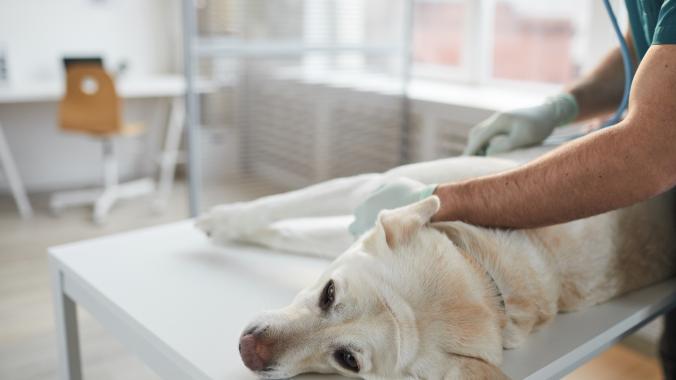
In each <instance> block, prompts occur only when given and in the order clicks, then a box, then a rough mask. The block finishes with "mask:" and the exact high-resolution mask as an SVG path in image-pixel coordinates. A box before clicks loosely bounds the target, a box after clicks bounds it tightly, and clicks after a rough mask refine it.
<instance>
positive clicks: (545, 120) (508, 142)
mask: <svg viewBox="0 0 676 380" xmlns="http://www.w3.org/2000/svg"><path fill="white" fill-rule="evenodd" d="M578 112H579V110H578V105H577V101H576V100H575V97H573V95H571V94H567V93H563V94H559V95H556V96H552V97H550V98H548V99H547V100H546V101H545V102H544V103H543V104H541V105H539V106H535V107H528V108H521V109H517V110H514V111H508V112H498V113H496V114H495V115H493V116H491V117H490V118H488V119H486V120H485V121H483V122H482V123H480V124H479V125H477V126H475V127H474V128H472V129H471V130H470V132H469V141H468V143H467V148H465V152H464V153H463V154H464V155H466V156H479V155H487V156H490V155H493V154H498V153H505V152H509V151H512V150H515V149H518V148H524V147H527V146H533V145H537V144H540V143H542V142H543V141H544V140H545V139H546V138H547V137H549V135H551V134H552V132H553V131H554V128H556V127H559V126H562V125H565V124H568V123H570V122H572V121H573V120H575V118H576V117H577V114H578Z"/></svg>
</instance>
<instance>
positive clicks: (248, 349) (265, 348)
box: [239, 334, 272, 371]
mask: <svg viewBox="0 0 676 380" xmlns="http://www.w3.org/2000/svg"><path fill="white" fill-rule="evenodd" d="M239 354H240V356H241V357H242V361H243V362H244V365H245V366H247V367H248V368H249V369H250V370H252V371H260V370H262V369H264V368H266V367H267V366H268V363H269V362H270V359H271V358H272V352H271V350H270V346H269V345H267V344H264V343H263V342H261V340H260V339H258V338H256V336H255V335H254V334H246V335H243V336H242V337H241V338H239Z"/></svg>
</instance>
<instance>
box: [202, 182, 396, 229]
mask: <svg viewBox="0 0 676 380" xmlns="http://www.w3.org/2000/svg"><path fill="white" fill-rule="evenodd" d="M383 178H384V176H383V175H382V174H362V175H358V176H354V177H346V178H338V179H334V180H330V181H326V182H322V183H319V184H316V185H313V186H309V187H306V188H303V189H300V190H296V191H291V192H288V193H283V194H276V195H271V196H267V197H263V198H259V199H256V200H254V201H251V202H242V203H231V204H225V205H221V206H216V207H214V208H213V209H211V210H210V211H208V212H207V213H205V214H204V215H202V216H200V217H199V218H198V219H197V227H198V228H200V229H202V230H203V231H204V232H205V233H206V234H207V235H209V236H211V237H212V239H214V240H215V241H217V242H219V241H220V242H223V241H229V240H235V239H238V238H240V237H243V236H253V235H254V234H255V233H256V231H259V230H262V229H264V228H265V227H267V226H269V225H271V224H273V223H275V222H277V221H280V220H284V219H293V218H306V217H321V216H338V215H349V214H352V210H353V209H354V207H355V206H356V205H357V204H359V202H361V200H362V199H364V198H365V197H366V196H368V195H369V194H370V193H371V192H373V191H374V190H375V189H377V188H378V186H380V185H381V184H382V180H383Z"/></svg>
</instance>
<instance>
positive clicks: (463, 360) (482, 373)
mask: <svg viewBox="0 0 676 380" xmlns="http://www.w3.org/2000/svg"><path fill="white" fill-rule="evenodd" d="M448 363H449V365H452V366H453V367H452V368H450V369H448V370H446V373H445V374H444V376H443V377H440V378H443V379H444V380H447V379H448V380H451V379H453V380H456V379H458V380H509V377H507V375H505V374H504V373H503V372H502V370H500V368H498V367H496V366H495V365H493V364H491V363H488V362H485V361H483V360H481V359H476V358H472V357H468V356H456V355H453V358H452V359H451V360H449V361H448Z"/></svg>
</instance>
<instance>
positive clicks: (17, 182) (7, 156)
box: [0, 124, 33, 219]
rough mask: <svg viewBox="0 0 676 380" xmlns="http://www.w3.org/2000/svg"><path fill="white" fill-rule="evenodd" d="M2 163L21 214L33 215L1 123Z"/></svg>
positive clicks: (0, 163)
mask: <svg viewBox="0 0 676 380" xmlns="http://www.w3.org/2000/svg"><path fill="white" fill-rule="evenodd" d="M0 165H2V169H3V171H4V172H5V175H6V176H7V181H8V182H9V187H10V189H11V190H12V196H14V201H15V202H16V206H17V207H18V209H19V214H20V215H21V217H22V218H25V219H27V218H30V217H31V216H33V208H32V207H31V204H30V201H29V200H28V196H26V189H24V187H23V183H22V182H21V178H20V177H19V172H18V171H17V170H16V164H15V163H14V159H13V158H12V153H11V152H10V151H9V144H7V140H6V139H5V134H4V133H3V131H2V125H1V124H0Z"/></svg>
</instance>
